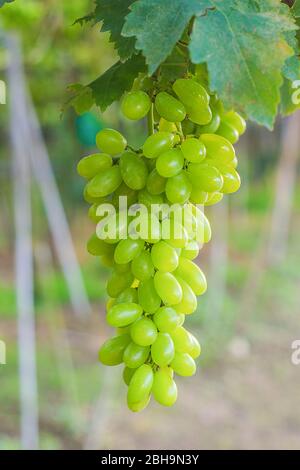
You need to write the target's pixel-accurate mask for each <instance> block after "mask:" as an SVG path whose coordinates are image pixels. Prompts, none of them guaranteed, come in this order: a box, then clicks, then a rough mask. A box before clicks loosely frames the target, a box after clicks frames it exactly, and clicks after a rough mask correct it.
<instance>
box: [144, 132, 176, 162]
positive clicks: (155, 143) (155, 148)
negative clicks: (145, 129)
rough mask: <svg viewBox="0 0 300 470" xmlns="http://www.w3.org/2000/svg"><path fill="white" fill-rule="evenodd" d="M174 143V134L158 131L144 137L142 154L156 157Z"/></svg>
mask: <svg viewBox="0 0 300 470" xmlns="http://www.w3.org/2000/svg"><path fill="white" fill-rule="evenodd" d="M174 143H175V142H174V134H172V133H171V132H161V131H159V132H157V133H156V134H152V135H150V136H149V137H148V138H147V139H146V141H145V143H144V145H143V154H144V155H145V157H147V158H157V157H158V156H159V155H160V154H161V153H163V152H166V150H169V149H170V148H171V147H173V145H174Z"/></svg>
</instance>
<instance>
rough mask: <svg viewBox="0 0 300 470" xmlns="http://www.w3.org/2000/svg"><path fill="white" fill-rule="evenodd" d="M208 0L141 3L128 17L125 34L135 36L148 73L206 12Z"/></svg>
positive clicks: (157, 0)
mask: <svg viewBox="0 0 300 470" xmlns="http://www.w3.org/2000/svg"><path fill="white" fill-rule="evenodd" d="M210 3H211V2H210V1H209V0H139V1H137V2H135V3H133V5H132V7H131V13H129V15H128V16H127V17H126V20H125V25H124V28H123V30H122V35H123V36H126V37H131V36H136V38H137V41H136V48H137V49H138V50H141V51H142V52H143V55H144V57H145V58H146V63H147V64H148V67H149V73H150V74H151V75H152V74H153V73H154V72H155V70H156V69H157V67H158V66H159V65H160V64H161V63H162V62H163V61H164V60H165V59H166V58H167V57H168V56H169V55H170V54H171V53H172V51H173V49H174V47H175V44H176V42H177V41H178V40H179V39H180V38H181V36H182V34H183V32H184V29H185V28H186V26H187V24H188V23H189V21H190V19H191V18H192V16H194V15H196V14H201V13H203V12H205V10H206V8H207V7H208V6H209V5H210Z"/></svg>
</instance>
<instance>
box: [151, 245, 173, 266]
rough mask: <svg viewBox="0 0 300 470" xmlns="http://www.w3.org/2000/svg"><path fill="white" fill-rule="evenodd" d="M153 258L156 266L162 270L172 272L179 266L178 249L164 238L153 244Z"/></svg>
mask: <svg viewBox="0 0 300 470" xmlns="http://www.w3.org/2000/svg"><path fill="white" fill-rule="evenodd" d="M151 258H152V262H153V264H154V266H155V268H156V269H158V270H159V271H161V272H172V271H174V270H175V269H176V268H177V266H178V255H177V252H176V249H175V248H174V247H173V246H171V245H169V244H168V243H167V242H165V241H164V240H161V241H159V242H158V243H156V244H155V245H153V247H152V250H151Z"/></svg>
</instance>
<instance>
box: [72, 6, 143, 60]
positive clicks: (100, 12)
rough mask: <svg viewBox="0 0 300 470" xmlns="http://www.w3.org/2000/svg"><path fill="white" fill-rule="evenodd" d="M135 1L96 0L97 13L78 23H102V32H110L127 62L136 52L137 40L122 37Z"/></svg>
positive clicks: (85, 17) (122, 58)
mask: <svg viewBox="0 0 300 470" xmlns="http://www.w3.org/2000/svg"><path fill="white" fill-rule="evenodd" d="M133 1H134V0H96V8H95V11H94V12H93V13H91V14H89V15H87V16H84V17H83V18H79V19H78V20H77V21H76V23H80V24H83V23H86V22H90V21H91V22H93V23H94V24H96V23H100V22H102V25H101V29H100V31H101V32H107V31H109V32H110V40H111V42H113V43H114V44H115V47H116V49H117V51H118V54H119V56H120V59H121V60H126V59H128V58H129V57H131V56H132V54H133V53H134V52H135V47H134V44H135V39H134V38H125V37H124V36H121V31H122V28H123V25H124V21H125V17H126V16H127V15H128V13H129V7H130V5H131V4H132V3H133Z"/></svg>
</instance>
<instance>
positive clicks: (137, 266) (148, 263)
mask: <svg viewBox="0 0 300 470" xmlns="http://www.w3.org/2000/svg"><path fill="white" fill-rule="evenodd" d="M154 246H155V245H154ZM131 271H132V274H133V275H134V277H135V278H136V279H139V281H147V280H148V279H150V278H151V277H153V275H154V265H153V262H152V258H151V254H150V253H149V251H142V252H141V253H140V254H138V255H137V256H136V257H135V258H134V259H133V260H132V264H131Z"/></svg>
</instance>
